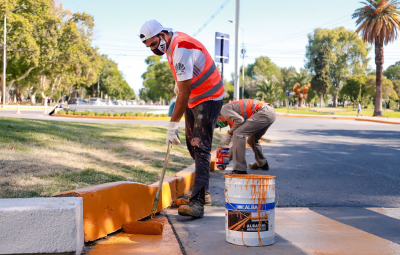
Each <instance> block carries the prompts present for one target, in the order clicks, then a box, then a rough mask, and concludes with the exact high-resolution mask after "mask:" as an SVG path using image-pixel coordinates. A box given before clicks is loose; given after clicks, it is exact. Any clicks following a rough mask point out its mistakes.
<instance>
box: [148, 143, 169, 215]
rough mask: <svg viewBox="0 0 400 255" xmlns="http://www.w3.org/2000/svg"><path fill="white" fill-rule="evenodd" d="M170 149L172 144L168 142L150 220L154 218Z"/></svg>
mask: <svg viewBox="0 0 400 255" xmlns="http://www.w3.org/2000/svg"><path fill="white" fill-rule="evenodd" d="M171 147H172V143H171V141H170V142H169V143H168V150H167V155H166V156H165V161H164V166H163V170H162V173H161V178H160V183H159V184H158V188H157V193H156V197H155V198H154V202H153V209H152V210H151V218H154V217H155V214H156V210H157V205H158V198H159V197H160V192H161V188H162V184H163V182H164V176H165V169H167V164H168V159H169V153H170V151H171Z"/></svg>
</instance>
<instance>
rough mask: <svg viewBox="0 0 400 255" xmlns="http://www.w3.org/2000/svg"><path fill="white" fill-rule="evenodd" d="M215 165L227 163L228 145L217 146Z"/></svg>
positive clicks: (225, 164)
mask: <svg viewBox="0 0 400 255" xmlns="http://www.w3.org/2000/svg"><path fill="white" fill-rule="evenodd" d="M216 159H217V160H216V163H217V165H222V166H227V165H229V148H228V147H218V148H217V157H216Z"/></svg>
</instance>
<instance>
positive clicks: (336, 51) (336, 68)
mask: <svg viewBox="0 0 400 255" xmlns="http://www.w3.org/2000/svg"><path fill="white" fill-rule="evenodd" d="M325 45H327V46H328V47H329V49H330V51H329V52H330V53H329V79H330V83H331V84H332V85H333V86H334V88H332V91H333V97H334V100H333V101H334V104H333V106H334V107H337V96H338V93H339V90H340V87H341V86H342V85H343V82H344V81H345V80H346V78H347V77H348V76H349V75H356V74H362V73H364V72H365V71H366V70H367V67H368V62H369V60H370V59H369V58H368V53H369V51H370V50H371V47H367V43H366V42H364V41H363V40H361V39H360V36H359V35H358V34H356V33H354V32H353V31H351V30H346V29H345V28H344V27H339V28H335V29H332V30H331V29H322V28H317V29H315V30H314V34H309V35H308V45H307V47H306V58H307V63H306V68H307V69H308V70H309V71H314V69H315V61H314V60H315V58H318V53H319V52H321V50H322V48H323V47H324V46H325Z"/></svg>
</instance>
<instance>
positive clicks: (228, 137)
mask: <svg viewBox="0 0 400 255" xmlns="http://www.w3.org/2000/svg"><path fill="white" fill-rule="evenodd" d="M231 140H232V135H230V134H229V133H226V134H225V135H223V136H222V139H221V142H222V143H223V144H225V145H229V144H230V143H231Z"/></svg>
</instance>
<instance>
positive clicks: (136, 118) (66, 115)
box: [53, 114, 184, 120]
mask: <svg viewBox="0 0 400 255" xmlns="http://www.w3.org/2000/svg"><path fill="white" fill-rule="evenodd" d="M53 116H55V117H67V118H84V119H116V120H170V119H171V117H132V116H131V117H123V116H120V117H117V116H115V117H114V116H112V117H111V116H87V115H84V116H82V115H68V114H55V115H53ZM181 120H184V117H182V119H181Z"/></svg>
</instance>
